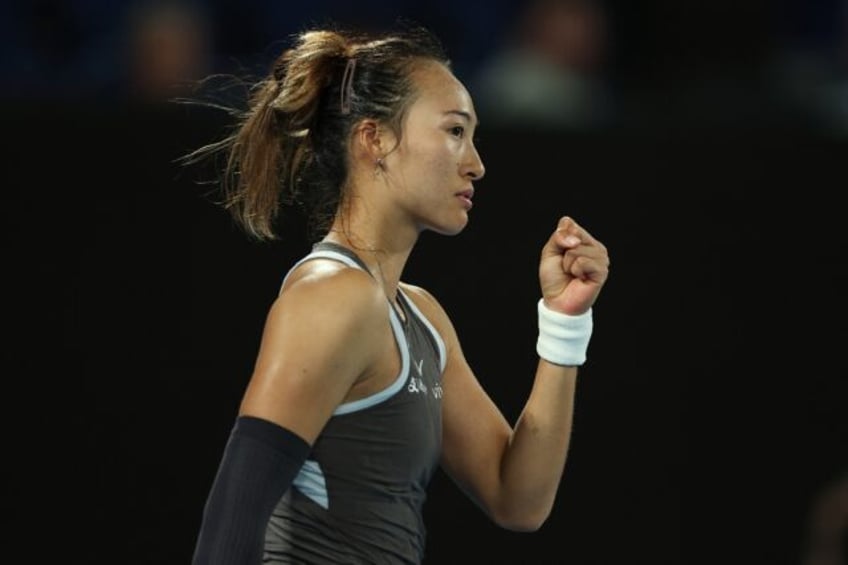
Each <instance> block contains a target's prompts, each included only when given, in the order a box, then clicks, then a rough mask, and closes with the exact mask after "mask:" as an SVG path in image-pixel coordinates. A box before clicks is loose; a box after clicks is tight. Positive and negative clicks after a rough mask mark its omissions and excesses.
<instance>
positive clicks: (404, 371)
mask: <svg viewBox="0 0 848 565" xmlns="http://www.w3.org/2000/svg"><path fill="white" fill-rule="evenodd" d="M310 259H333V260H335V261H341V262H342V263H344V264H345V265H347V266H349V267H353V268H355V269H359V270H360V271H361V270H363V269H362V266H361V265H360V264H359V263H357V262H356V261H354V260H353V259H351V258H350V257H348V256H347V255H345V254H343V253H339V252H338V251H332V250H330V249H323V250H317V251H312V252H311V253H309V255H306V256H305V257H303V258H301V259H300V260H299V261H297V262H296V263H295V264H294V265H292V268H291V269H289V272H288V273H286V276H285V278H283V282H282V284H281V285H280V288H282V287H283V285H285V284H286V280H287V279H288V278H289V275H290V274H291V272H292V271H294V270H295V269H296V268H297V267H298V266H299V265H300V264H301V263H305V262H306V261H309V260H310ZM386 306H387V307H388V309H389V321H390V322H391V325H392V333H393V334H394V335H395V341H396V342H397V346H398V352H399V353H400V372H399V373H398V376H397V378H396V379H395V380H394V382H392V384H391V385H389V386H388V387H386V388H384V389H383V390H381V391H380V392H377V393H374V394H372V395H370V396H366V397H365V398H360V399H358V400H354V401H352V402H345V403H344V404H339V405H338V406H337V407H336V409H335V410H333V415H334V416H338V415H340V414H349V413H351V412H356V411H357V410H364V409H365V408H368V407H370V406H374V405H375V404H379V403H380V402H383V401H384V400H386V399H387V398H389V397H391V396H392V395H393V394H395V393H396V392H398V391H400V389H402V388H403V386H404V385H405V384H406V379H407V377H408V376H409V366H410V363H409V343H407V341H406V334H404V333H403V323H402V322H401V320H400V317H399V316H398V314H397V312H396V311H395V309H394V308H393V307H392V305H391V304H389V302H388V301H386ZM440 343H441V342H440ZM443 348H444V346H442V349H443ZM442 357H444V355H442ZM318 472H320V469H319V470H318ZM298 476H299V475H298ZM310 498H311V497H310ZM316 502H317V501H316Z"/></svg>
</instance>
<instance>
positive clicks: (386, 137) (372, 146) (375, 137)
mask: <svg viewBox="0 0 848 565" xmlns="http://www.w3.org/2000/svg"><path fill="white" fill-rule="evenodd" d="M391 139H392V138H391V133H390V132H389V131H388V130H387V129H386V127H385V126H382V125H381V124H380V123H379V122H378V121H377V120H374V119H371V118H366V119H364V120H362V121H360V122H359V123H358V124H356V126H354V130H353V139H352V147H351V149H352V156H353V158H354V159H355V160H364V161H366V163H367V164H368V167H369V168H371V167H373V165H374V163H376V162H377V161H378V160H380V159H382V158H383V157H385V156H386V153H388V151H389V147H390V145H389V144H390V143H391Z"/></svg>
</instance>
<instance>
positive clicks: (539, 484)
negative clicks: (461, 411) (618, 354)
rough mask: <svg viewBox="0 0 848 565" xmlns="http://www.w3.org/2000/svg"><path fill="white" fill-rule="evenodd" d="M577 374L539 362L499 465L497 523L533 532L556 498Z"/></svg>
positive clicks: (566, 452)
mask: <svg viewBox="0 0 848 565" xmlns="http://www.w3.org/2000/svg"><path fill="white" fill-rule="evenodd" d="M576 378H577V368H576V367H562V366H559V365H554V364H551V363H548V362H547V361H544V360H542V361H540V362H539V366H538V369H537V372H536V379H535V381H534V384H533V389H532V391H531V393H530V397H529V398H528V400H527V404H526V405H525V406H524V409H523V411H522V413H521V415H520V417H519V418H518V421H517V422H516V425H515V427H514V429H513V433H512V437H511V439H510V442H509V445H508V446H507V449H506V451H505V452H504V456H503V459H502V461H501V497H500V500H501V503H500V505H499V506H500V512H499V515H500V519H499V521H500V522H502V524H503V525H504V526H505V527H509V528H513V529H521V530H526V529H531V530H532V529H537V528H538V527H539V526H541V524H542V522H544V520H545V519H546V518H547V516H548V514H549V513H550V511H551V508H552V507H553V503H554V500H555V498H556V493H557V489H558V487H559V483H560V479H561V478H562V473H563V469H564V466H565V461H566V456H567V454H568V446H569V440H570V438H571V426H572V420H573V414H574V397H575V389H576Z"/></svg>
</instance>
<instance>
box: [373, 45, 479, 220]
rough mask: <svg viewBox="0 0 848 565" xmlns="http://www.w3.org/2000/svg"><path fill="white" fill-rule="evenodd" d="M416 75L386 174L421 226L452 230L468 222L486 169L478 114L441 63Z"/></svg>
mask: <svg viewBox="0 0 848 565" xmlns="http://www.w3.org/2000/svg"><path fill="white" fill-rule="evenodd" d="M412 78H413V81H414V84H415V89H416V95H415V97H414V100H413V102H412V104H411V105H410V107H409V109H408V112H407V114H406V116H405V119H404V121H403V124H402V128H403V129H402V131H403V134H402V136H401V140H400V142H399V143H398V144H397V147H396V148H395V150H394V151H390V152H389V153H388V154H387V155H386V158H385V174H386V176H387V180H388V181H389V183H390V184H391V185H392V186H396V187H397V190H396V191H394V194H395V195H396V196H395V197H396V198H397V202H396V204H397V205H398V206H399V207H400V208H401V209H402V210H403V211H404V213H405V214H407V215H408V216H409V219H410V220H411V221H412V222H413V223H414V225H416V226H417V228H418V230H419V231H423V230H432V231H435V232H437V233H441V234H445V235H454V234H457V233H459V232H460V231H462V229H463V228H464V227H465V226H466V224H467V223H468V212H469V211H470V210H471V207H472V201H473V200H472V199H473V196H474V186H473V183H474V181H477V180H479V179H481V178H482V177H483V175H484V174H485V167H484V165H483V162H482V160H481V159H480V155H479V154H478V152H477V149H476V147H475V146H474V133H475V130H476V128H477V115H476V113H475V111H474V105H473V103H472V100H471V96H470V95H469V93H468V91H467V89H466V88H465V86H464V85H463V84H462V83H461V82H460V81H459V80H458V79H457V78H456V77H455V76H454V74H453V73H452V72H451V71H450V70H449V69H448V68H447V67H445V66H444V65H442V64H441V63H438V62H433V61H428V62H424V63H422V64H420V66H419V67H418V68H417V69H415V70H414V71H413V75H412Z"/></svg>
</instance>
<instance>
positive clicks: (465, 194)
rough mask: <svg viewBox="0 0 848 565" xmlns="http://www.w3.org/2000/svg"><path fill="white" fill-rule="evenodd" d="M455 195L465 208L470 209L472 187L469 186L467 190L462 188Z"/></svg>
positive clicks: (472, 193) (472, 194)
mask: <svg viewBox="0 0 848 565" xmlns="http://www.w3.org/2000/svg"><path fill="white" fill-rule="evenodd" d="M456 196H457V198H459V199H460V200H462V203H463V205H464V206H465V209H466V210H470V209H471V207H472V206H473V203H472V202H471V199H472V198H474V189H473V188H469V189H468V190H463V191H462V192H457V193H456Z"/></svg>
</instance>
